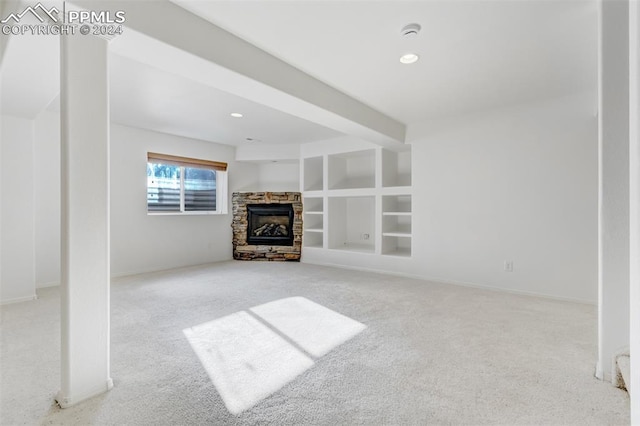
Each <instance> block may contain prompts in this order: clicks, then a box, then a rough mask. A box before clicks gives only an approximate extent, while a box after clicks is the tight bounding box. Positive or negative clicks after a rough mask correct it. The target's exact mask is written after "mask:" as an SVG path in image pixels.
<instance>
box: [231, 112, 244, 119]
mask: <svg viewBox="0 0 640 426" xmlns="http://www.w3.org/2000/svg"><path fill="white" fill-rule="evenodd" d="M231 116H232V117H233V118H242V114H240V113H239V112H232V113H231Z"/></svg>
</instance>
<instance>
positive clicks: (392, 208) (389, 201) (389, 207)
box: [382, 194, 411, 215]
mask: <svg viewBox="0 0 640 426" xmlns="http://www.w3.org/2000/svg"><path fill="white" fill-rule="evenodd" d="M382 214H383V215H391V214H408V215H410V214H411V195H409V194H400V195H384V196H383V197H382Z"/></svg>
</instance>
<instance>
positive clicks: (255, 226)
mask: <svg viewBox="0 0 640 426" xmlns="http://www.w3.org/2000/svg"><path fill="white" fill-rule="evenodd" d="M232 208H233V222H232V223H231V228H232V229H233V258H234V259H237V260H293V261H299V260H300V254H301V250H302V196H301V194H300V193H299V192H234V193H233V196H232Z"/></svg>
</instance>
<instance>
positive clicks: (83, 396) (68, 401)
mask: <svg viewBox="0 0 640 426" xmlns="http://www.w3.org/2000/svg"><path fill="white" fill-rule="evenodd" d="M111 389H113V379H111V377H109V378H108V379H107V381H106V382H105V384H104V385H100V386H96V387H95V388H93V389H89V390H88V391H85V392H81V393H80V394H78V395H73V396H72V395H64V393H63V392H62V391H58V393H57V394H56V396H55V400H56V402H57V403H58V405H59V406H60V408H68V407H71V406H72V405H76V404H78V403H80V402H82V401H86V400H87V399H89V398H93V397H94V396H98V395H100V394H103V393H105V392H108V391H110V390H111Z"/></svg>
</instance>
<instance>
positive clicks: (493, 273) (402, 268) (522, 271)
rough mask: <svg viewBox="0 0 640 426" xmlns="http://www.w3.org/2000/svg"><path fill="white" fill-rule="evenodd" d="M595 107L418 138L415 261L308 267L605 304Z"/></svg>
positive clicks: (373, 259)
mask: <svg viewBox="0 0 640 426" xmlns="http://www.w3.org/2000/svg"><path fill="white" fill-rule="evenodd" d="M595 105H596V96H595V94H587V95H584V96H577V97H573V98H567V99H556V100H553V101H547V102H542V103H539V104H532V105H528V106H520V107H514V108H508V109H503V110H496V111H493V112H487V113H485V114H483V115H477V116H469V117H460V118H459V119H455V120H450V121H439V122H438V123H424V124H421V125H415V126H410V128H409V130H410V132H409V137H410V141H411V143H412V161H413V176H412V184H413V185H412V186H413V209H412V211H413V213H412V228H413V230H412V233H413V238H412V243H413V249H412V257H411V258H410V259H404V258H399V257H393V256H370V255H360V254H358V253H347V252H344V251H340V252H332V251H324V252H323V253H321V254H318V251H317V250H316V251H313V253H312V252H311V251H310V252H309V253H307V254H308V256H306V257H303V259H307V260H309V259H311V261H313V262H316V263H327V264H335V265H343V266H348V267H356V268H366V269H372V270H379V271H386V272H392V273H400V274H406V275H412V276H418V277H422V278H426V279H435V280H441V281H447V282H456V283H461V284H469V285H478V286H486V287H491V288H497V289H502V290H507V291H514V292H520V293H532V294H538V295H546V296H552V297H556V298H563V299H571V300H579V301H587V302H590V303H595V302H596V301H597V176H598V175H597V170H598V169H597V164H598V163H597V121H596V117H595ZM322 146H323V145H322V144H314V145H313V147H303V148H304V149H303V153H304V155H305V156H306V155H308V154H309V155H310V154H311V153H313V154H314V155H315V154H317V152H316V151H318V149H320V148H321V147H322ZM307 148H310V149H307ZM303 256H304V253H303ZM505 260H511V261H513V265H514V271H513V272H505V271H504V270H503V262H504V261H505Z"/></svg>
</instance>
